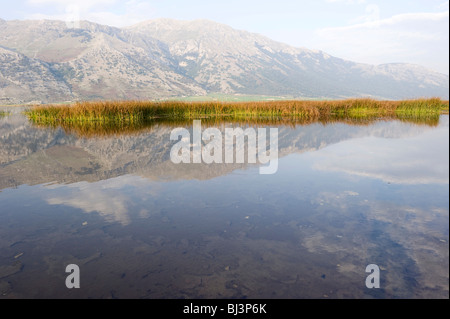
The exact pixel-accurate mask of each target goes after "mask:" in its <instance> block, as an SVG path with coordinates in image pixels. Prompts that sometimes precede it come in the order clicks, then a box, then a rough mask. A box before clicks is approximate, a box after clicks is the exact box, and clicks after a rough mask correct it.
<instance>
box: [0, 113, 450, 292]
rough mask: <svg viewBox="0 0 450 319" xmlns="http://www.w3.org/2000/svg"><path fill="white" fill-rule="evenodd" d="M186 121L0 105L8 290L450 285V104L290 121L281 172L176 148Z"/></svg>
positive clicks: (1, 259) (1, 236) (1, 248)
mask: <svg viewBox="0 0 450 319" xmlns="http://www.w3.org/2000/svg"><path fill="white" fill-rule="evenodd" d="M14 113H16V114H14ZM228 126H230V127H231V126H233V124H232V123H223V125H222V127H218V128H219V129H223V128H224V127H228ZM234 126H235V125H234ZM172 129H173V127H169V126H167V125H156V126H155V127H152V128H151V129H147V130H143V131H141V132H137V133H134V134H127V135H124V136H102V137H79V136H77V135H74V134H68V133H65V131H64V130H62V129H44V128H37V127H34V126H32V125H31V124H30V123H29V122H28V121H27V120H26V119H25V117H23V115H21V114H20V112H19V111H13V114H11V115H9V116H7V117H3V118H0V293H1V296H0V298H287V299H294V298H295V299H297V298H299V299H300V298H448V297H449V287H448V284H449V271H448V269H449V245H448V241H449V196H448V193H449V117H448V115H444V116H441V119H440V122H439V124H438V125H437V126H428V125H416V124H413V123H407V122H401V121H382V120H380V121H375V122H372V123H370V124H365V125H349V124H345V123H332V124H327V125H325V124H320V123H315V124H314V123H313V124H309V125H297V126H293V127H291V126H279V127H278V129H279V157H280V159H279V163H278V171H277V173H276V174H273V175H260V174H259V169H258V165H247V164H212V165H207V164H180V165H176V164H173V163H172V162H171V161H170V156H169V154H170V149H171V146H172V145H173V144H174V142H172V141H170V132H171V130H172ZM69 264H77V265H78V266H79V267H80V284H81V288H80V289H68V288H67V287H66V285H65V280H66V277H67V276H68V273H66V272H65V268H66V266H67V265H69ZM369 264H376V265H378V266H379V268H380V288H379V289H376V288H374V289H369V288H367V287H366V285H365V280H366V277H367V276H368V275H369V273H366V272H365V270H366V266H367V265H369Z"/></svg>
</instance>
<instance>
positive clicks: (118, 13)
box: [0, 0, 449, 74]
mask: <svg viewBox="0 0 450 319" xmlns="http://www.w3.org/2000/svg"><path fill="white" fill-rule="evenodd" d="M0 18H2V19H4V20H14V19H19V20H28V19H57V20H65V21H70V20H73V19H74V18H80V19H81V20H89V21H92V22H97V23H100V24H106V25H110V26H116V27H124V26H129V25H133V24H136V23H139V22H142V21H145V20H150V19H156V18H173V19H179V20H195V19H208V20H212V21H216V22H220V23H224V24H227V25H230V26H231V27H233V28H235V29H239V30H246V31H250V32H255V33H259V34H262V35H265V36H267V37H269V38H271V39H273V40H276V41H280V42H283V43H286V44H289V45H292V46H295V47H305V48H308V49H313V50H322V51H324V52H326V53H328V54H330V55H333V56H336V57H340V58H344V59H348V60H351V61H355V62H360V63H369V64H383V63H414V64H419V65H422V66H425V67H427V68H429V69H432V70H435V71H438V72H441V73H445V74H449V1H445V0H410V1H406V0H395V1H393V0H380V1H371V0H309V1H306V0H275V1H273V0H272V1H267V0H226V1H224V0H220V1H217V0H189V1H186V0H126V1H119V0H80V1H75V0H14V1H10V0H0ZM0 32H1V30H0Z"/></svg>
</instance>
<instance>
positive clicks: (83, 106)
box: [26, 98, 448, 135]
mask: <svg viewBox="0 0 450 319" xmlns="http://www.w3.org/2000/svg"><path fill="white" fill-rule="evenodd" d="M445 110H447V111H448V101H442V100H441V99H439V98H432V99H415V100H403V101H379V100H373V99H348V100H338V101H303V100H292V101H283V100H281V101H264V102H261V101H259V102H213V101H207V102H185V101H184V102H183V101H162V102H157V101H117V102H115V101H101V102H77V103H75V104H74V105H51V106H36V107H33V108H30V109H29V110H28V111H26V114H27V116H28V118H30V119H31V120H32V121H33V122H34V123H35V124H38V125H45V126H54V127H58V126H61V127H63V128H64V129H65V130H68V131H75V132H77V133H79V134H81V135H92V134H94V135H95V133H97V134H98V133H100V135H108V134H111V133H112V134H116V133H127V132H135V131H139V130H142V129H144V128H148V127H152V126H154V125H157V124H166V125H167V124H172V125H177V124H188V122H189V121H191V120H192V119H199V118H201V119H202V120H203V121H206V120H207V121H209V122H215V121H224V120H227V121H233V122H239V123H241V124H244V123H246V124H249V125H263V124H265V125H267V124H269V125H297V124H308V123H312V122H317V121H319V122H330V121H336V120H339V121H350V122H352V123H355V122H359V123H360V124H361V123H363V122H365V121H372V120H376V119H379V118H389V119H394V118H395V119H400V120H405V121H412V122H418V123H424V124H432V125H434V124H437V122H438V121H439V115H440V114H441V113H442V112H443V111H445Z"/></svg>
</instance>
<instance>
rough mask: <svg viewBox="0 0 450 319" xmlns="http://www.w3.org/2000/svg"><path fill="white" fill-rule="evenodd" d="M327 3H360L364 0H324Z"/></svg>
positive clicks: (364, 0)
mask: <svg viewBox="0 0 450 319" xmlns="http://www.w3.org/2000/svg"><path fill="white" fill-rule="evenodd" d="M326 2H328V3H344V4H361V3H365V2H366V0H326Z"/></svg>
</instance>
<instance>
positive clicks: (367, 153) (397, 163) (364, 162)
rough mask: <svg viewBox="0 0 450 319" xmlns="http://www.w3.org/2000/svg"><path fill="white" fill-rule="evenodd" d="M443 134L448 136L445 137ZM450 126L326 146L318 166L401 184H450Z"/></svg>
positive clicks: (316, 157) (319, 154)
mask: <svg viewBox="0 0 450 319" xmlns="http://www.w3.org/2000/svg"><path fill="white" fill-rule="evenodd" d="M442 136H447V138H445V139H442ZM448 151H449V146H448V126H440V127H438V128H435V129H431V130H429V131H426V132H424V133H423V134H420V135H419V136H414V137H406V138H400V139H395V138H390V139H387V138H379V137H374V136H372V137H366V138H360V139H352V140H349V141H344V142H341V143H339V144H335V145H332V146H329V147H327V148H324V149H322V150H320V151H318V152H316V153H314V154H313V155H312V156H313V158H314V168H315V169H318V170H322V171H334V172H345V173H347V174H350V175H354V176H362V177H369V178H374V179H380V180H383V181H384V182H390V183H398V184H444V185H445V184H448V183H449V177H448V176H449V175H448V174H449V168H448Z"/></svg>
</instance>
